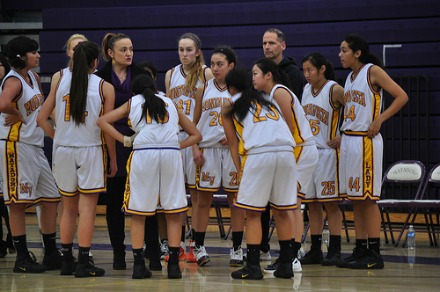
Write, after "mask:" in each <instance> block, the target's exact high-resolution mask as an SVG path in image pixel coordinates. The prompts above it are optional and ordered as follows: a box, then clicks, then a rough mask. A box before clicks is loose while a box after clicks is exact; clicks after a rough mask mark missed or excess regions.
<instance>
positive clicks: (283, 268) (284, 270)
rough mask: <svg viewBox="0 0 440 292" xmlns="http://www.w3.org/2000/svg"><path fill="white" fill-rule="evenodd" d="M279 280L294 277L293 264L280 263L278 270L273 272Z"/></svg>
mask: <svg viewBox="0 0 440 292" xmlns="http://www.w3.org/2000/svg"><path fill="white" fill-rule="evenodd" d="M273 275H274V276H275V277H277V278H284V279H289V278H292V277H293V270H292V264H291V263H279V265H278V268H277V269H276V270H275V272H273Z"/></svg>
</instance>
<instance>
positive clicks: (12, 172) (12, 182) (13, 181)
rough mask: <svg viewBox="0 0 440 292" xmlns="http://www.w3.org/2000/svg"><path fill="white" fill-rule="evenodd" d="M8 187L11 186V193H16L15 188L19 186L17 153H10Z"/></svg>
mask: <svg viewBox="0 0 440 292" xmlns="http://www.w3.org/2000/svg"><path fill="white" fill-rule="evenodd" d="M7 155H8V179H9V182H8V186H9V192H10V193H12V194H13V193H15V192H16V191H17V190H16V189H15V186H16V185H17V168H16V165H17V163H16V159H17V157H16V153H11V152H8V154H7Z"/></svg>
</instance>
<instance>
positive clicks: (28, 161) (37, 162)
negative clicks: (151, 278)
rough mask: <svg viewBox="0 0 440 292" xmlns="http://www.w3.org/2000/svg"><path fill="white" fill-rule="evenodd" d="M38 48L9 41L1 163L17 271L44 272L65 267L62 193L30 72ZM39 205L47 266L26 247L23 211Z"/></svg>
mask: <svg viewBox="0 0 440 292" xmlns="http://www.w3.org/2000/svg"><path fill="white" fill-rule="evenodd" d="M37 50H38V43H37V42H36V41H34V40H31V39H30V38H28V37H16V38H14V39H12V40H10V41H9V42H8V45H7V52H8V55H7V57H8V59H9V62H10V64H11V67H12V70H11V71H10V72H9V73H8V75H7V76H6V77H5V79H4V80H3V83H2V85H1V87H2V90H3V91H2V93H1V96H0V112H1V115H0V139H1V140H0V152H1V155H0V163H1V164H0V165H1V166H2V169H1V173H2V175H3V195H4V200H5V204H6V205H8V206H9V211H10V224H11V233H12V237H13V241H14V245H15V248H16V250H17V258H16V262H15V266H14V272H15V273H41V272H44V271H45V270H46V269H50V270H53V269H57V268H58V269H59V268H60V266H61V256H60V254H59V252H58V250H57V248H56V243H55V238H56V213H57V205H58V202H59V201H60V195H59V193H58V191H57V189H56V185H55V181H54V179H53V176H52V173H51V170H50V167H49V163H48V161H47V158H46V157H45V155H44V152H43V143H44V133H43V130H42V129H41V128H39V127H38V126H37V122H36V119H37V114H38V111H39V110H40V107H41V105H42V104H43V101H44V97H43V94H42V90H41V84H40V78H39V76H38V75H37V74H36V73H34V72H32V71H30V69H33V68H36V67H38V65H39V60H40V54H38V52H37ZM6 158H7V159H6ZM39 203H41V205H42V206H43V211H42V213H41V222H42V224H41V233H42V235H43V242H44V249H45V254H44V258H43V265H41V264H39V263H37V262H36V260H35V257H33V258H31V257H30V256H29V251H28V248H27V243H26V227H25V216H26V215H25V210H26V207H27V206H29V205H35V204H39Z"/></svg>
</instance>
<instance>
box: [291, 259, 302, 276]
mask: <svg viewBox="0 0 440 292" xmlns="http://www.w3.org/2000/svg"><path fill="white" fill-rule="evenodd" d="M292 270H293V272H294V273H301V272H302V270H303V269H302V267H301V263H300V261H299V260H298V259H297V258H295V259H294V260H293V262H292Z"/></svg>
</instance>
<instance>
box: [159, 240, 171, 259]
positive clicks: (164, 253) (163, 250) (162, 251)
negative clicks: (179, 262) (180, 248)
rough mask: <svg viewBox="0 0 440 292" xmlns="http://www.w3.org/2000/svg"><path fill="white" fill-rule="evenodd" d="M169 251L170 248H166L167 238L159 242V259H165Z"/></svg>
mask: <svg viewBox="0 0 440 292" xmlns="http://www.w3.org/2000/svg"><path fill="white" fill-rule="evenodd" d="M169 252H170V250H169V248H168V240H164V241H162V243H161V244H160V259H161V260H163V259H165V257H166V256H167V255H168V253H169Z"/></svg>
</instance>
